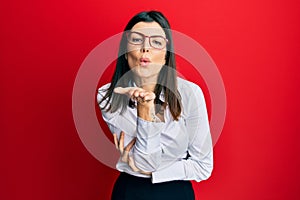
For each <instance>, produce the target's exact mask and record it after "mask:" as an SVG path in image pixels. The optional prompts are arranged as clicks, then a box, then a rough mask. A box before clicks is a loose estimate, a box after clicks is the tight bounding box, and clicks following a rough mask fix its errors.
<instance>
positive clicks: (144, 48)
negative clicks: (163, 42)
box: [141, 37, 151, 53]
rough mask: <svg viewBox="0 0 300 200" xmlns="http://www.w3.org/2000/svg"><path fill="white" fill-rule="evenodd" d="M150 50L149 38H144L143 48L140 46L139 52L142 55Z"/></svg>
mask: <svg viewBox="0 0 300 200" xmlns="http://www.w3.org/2000/svg"><path fill="white" fill-rule="evenodd" d="M150 48H151V46H150V38H147V37H146V38H145V41H144V43H143V46H142V48H141V51H142V52H143V53H145V52H149V50H150Z"/></svg>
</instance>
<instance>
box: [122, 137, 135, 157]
mask: <svg viewBox="0 0 300 200" xmlns="http://www.w3.org/2000/svg"><path fill="white" fill-rule="evenodd" d="M135 141H136V139H135V138H134V139H133V140H131V141H130V142H129V144H128V145H127V146H126V147H125V148H124V151H123V153H122V154H121V160H122V161H123V162H126V163H127V162H128V158H129V151H130V150H131V148H132V147H133V145H134V144H135Z"/></svg>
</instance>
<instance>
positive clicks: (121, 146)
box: [119, 131, 125, 154]
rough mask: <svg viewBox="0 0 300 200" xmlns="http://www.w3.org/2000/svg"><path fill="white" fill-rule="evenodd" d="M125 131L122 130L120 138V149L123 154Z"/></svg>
mask: <svg viewBox="0 0 300 200" xmlns="http://www.w3.org/2000/svg"><path fill="white" fill-rule="evenodd" d="M124 135H125V134H124V132H123V131H122V132H121V134H120V139H119V151H120V153H121V154H123V152H124Z"/></svg>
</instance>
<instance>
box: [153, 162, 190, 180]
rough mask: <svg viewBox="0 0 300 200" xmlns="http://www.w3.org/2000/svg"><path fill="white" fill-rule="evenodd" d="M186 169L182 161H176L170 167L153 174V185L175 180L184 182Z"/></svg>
mask: <svg viewBox="0 0 300 200" xmlns="http://www.w3.org/2000/svg"><path fill="white" fill-rule="evenodd" d="M184 179H185V169H184V163H183V162H182V161H176V162H175V163H173V164H172V165H170V166H169V167H166V168H164V169H162V170H158V171H155V172H152V183H161V182H167V181H174V180H184Z"/></svg>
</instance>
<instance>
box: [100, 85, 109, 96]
mask: <svg viewBox="0 0 300 200" xmlns="http://www.w3.org/2000/svg"><path fill="white" fill-rule="evenodd" d="M109 86H110V83H107V84H105V85H102V86H101V87H100V88H98V94H99V95H102V96H104V95H105V93H106V91H107V89H108V88H109Z"/></svg>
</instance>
